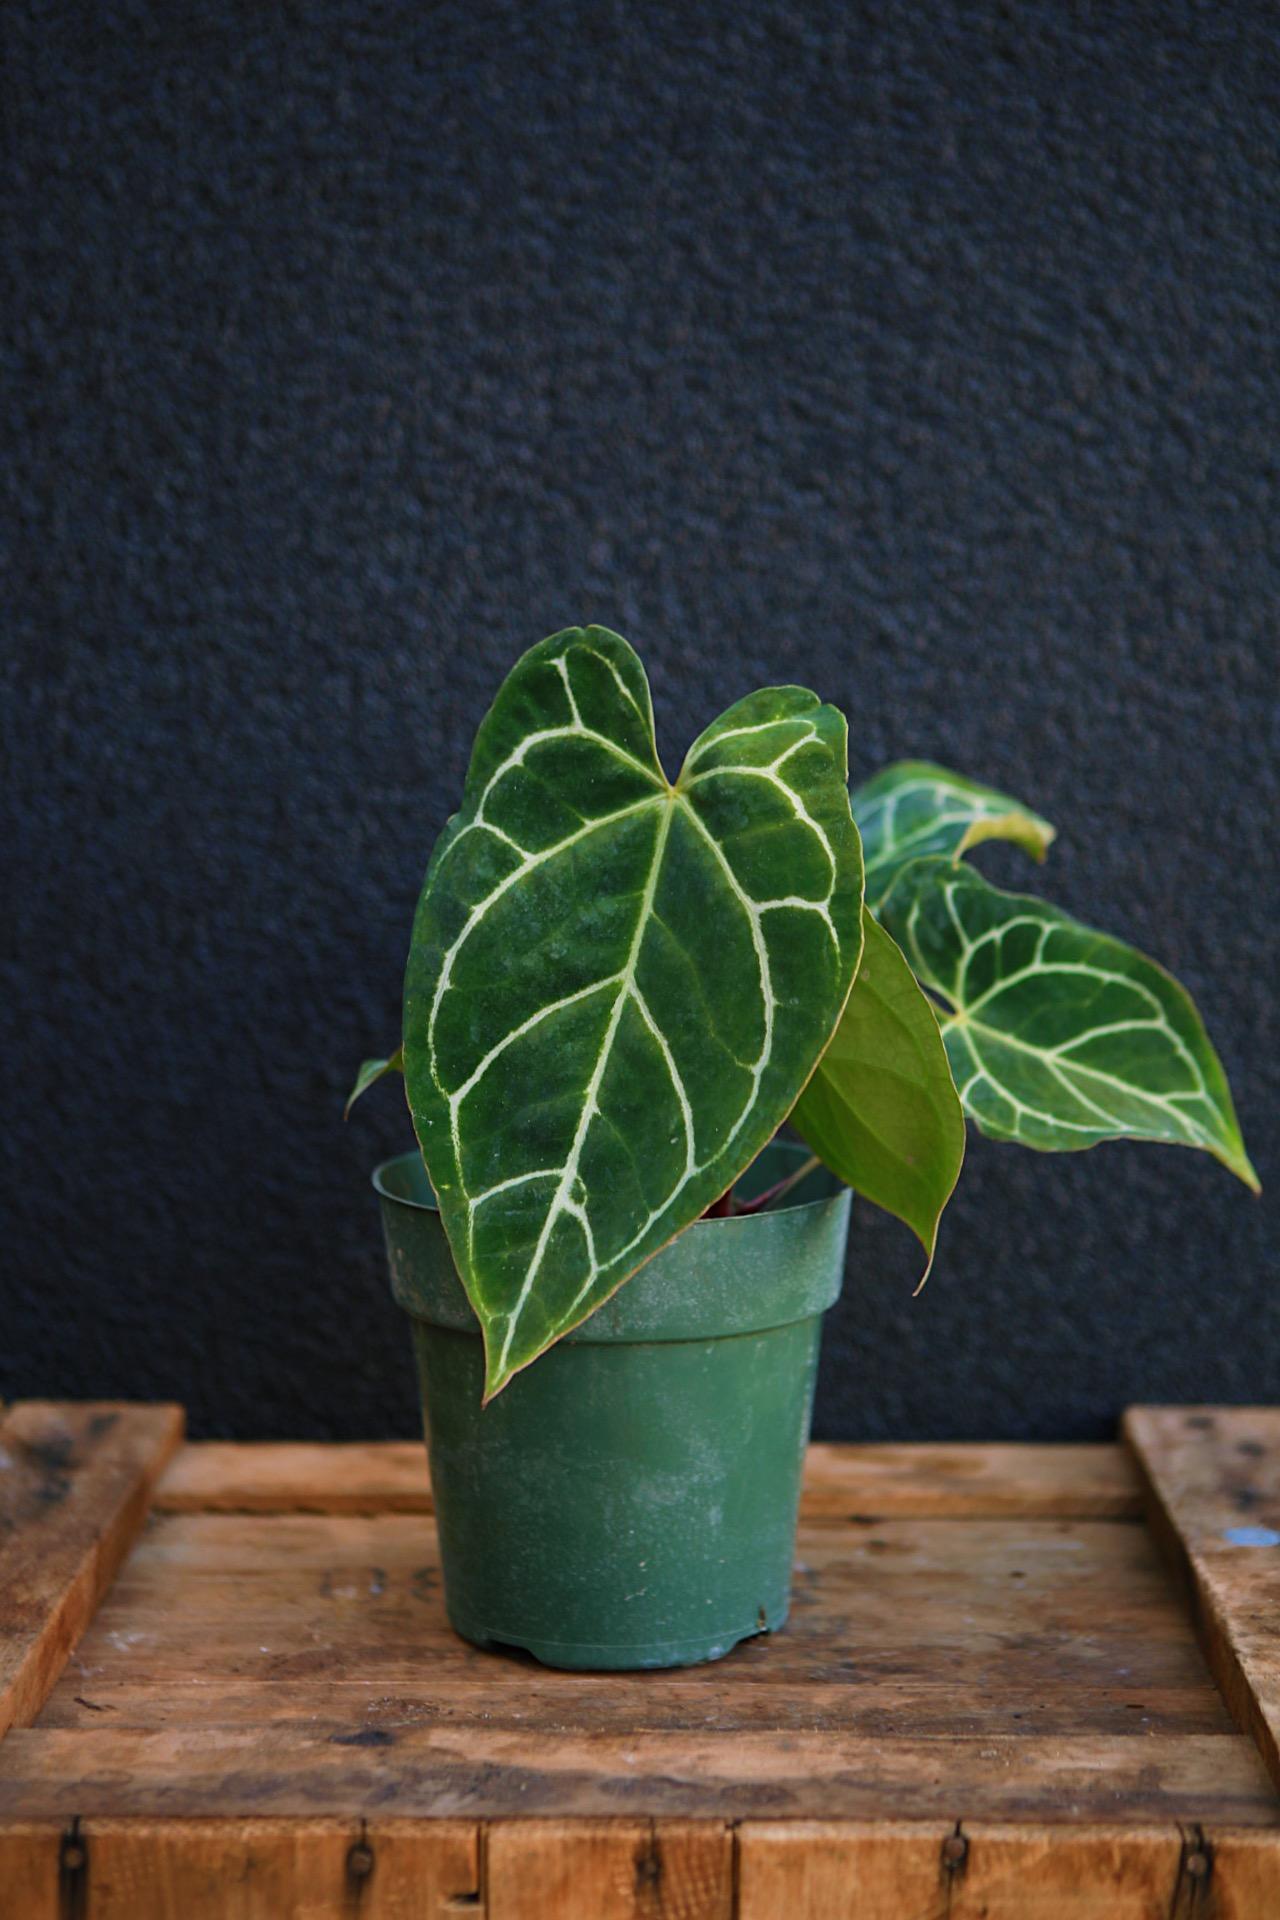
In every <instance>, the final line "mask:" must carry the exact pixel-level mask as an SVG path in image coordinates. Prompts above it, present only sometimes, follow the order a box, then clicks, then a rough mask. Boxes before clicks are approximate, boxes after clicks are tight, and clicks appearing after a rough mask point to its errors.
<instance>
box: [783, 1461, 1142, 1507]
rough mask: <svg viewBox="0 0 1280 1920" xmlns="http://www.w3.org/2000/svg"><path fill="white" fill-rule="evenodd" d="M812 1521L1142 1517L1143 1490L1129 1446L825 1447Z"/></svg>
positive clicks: (807, 1502)
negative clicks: (862, 1517) (1129, 1456)
mask: <svg viewBox="0 0 1280 1920" xmlns="http://www.w3.org/2000/svg"><path fill="white" fill-rule="evenodd" d="M801 1511H802V1513H803V1515H804V1517H805V1518H806V1519H807V1520H811V1521H816V1520H823V1521H836V1522H838V1521H847V1520H849V1519H851V1518H853V1517H855V1516H857V1515H869V1516H870V1517H872V1518H878V1517H880V1516H885V1517H891V1518H896V1519H907V1518H920V1519H924V1518H927V1517H933V1518H936V1519H948V1518H949V1519H956V1520H968V1519H1000V1518H1010V1519H1011V1518H1013V1517H1015V1516H1017V1515H1024V1516H1026V1517H1027V1518H1028V1519H1031V1518H1036V1519H1042V1520H1049V1519H1054V1518H1061V1519H1078V1520H1086V1519H1112V1520H1118V1519H1136V1518H1137V1517H1138V1516H1139V1515H1140V1513H1141V1511H1142V1495H1141V1488H1140V1485H1139V1483H1138V1479H1137V1475H1136V1474H1135V1472H1134V1470H1133V1466H1132V1463H1131V1462H1130V1461H1129V1460H1128V1459H1127V1458H1126V1456H1125V1452H1124V1449H1123V1448H1122V1447H1112V1446H1023V1445H1014V1444H1003V1443H991V1444H983V1445H975V1444H963V1445H954V1446H939V1445H931V1444H924V1443H921V1444H912V1445H904V1446H828V1445H821V1444H819V1445H815V1446H811V1447H810V1449H809V1454H808V1459H807V1462H806V1466H805V1482H804V1496H803V1501H802V1507H801Z"/></svg>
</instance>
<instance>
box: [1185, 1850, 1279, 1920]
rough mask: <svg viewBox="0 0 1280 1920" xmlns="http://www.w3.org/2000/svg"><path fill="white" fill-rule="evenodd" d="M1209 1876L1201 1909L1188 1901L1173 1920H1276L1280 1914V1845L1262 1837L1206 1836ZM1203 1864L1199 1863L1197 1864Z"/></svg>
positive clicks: (1205, 1884) (1204, 1886) (1201, 1896)
mask: <svg viewBox="0 0 1280 1920" xmlns="http://www.w3.org/2000/svg"><path fill="white" fill-rule="evenodd" d="M1204 1839H1205V1842H1206V1846H1205V1849H1204V1855H1205V1857H1206V1858H1207V1859H1208V1862H1209V1876H1208V1879H1207V1881H1206V1882H1204V1883H1202V1885H1203V1891H1202V1893H1201V1894H1200V1896H1199V1899H1200V1904H1199V1906H1198V1907H1197V1905H1196V1901H1195V1898H1194V1897H1192V1898H1189V1899H1187V1900H1186V1902H1185V1904H1184V1907H1183V1909H1182V1912H1178V1911H1177V1910H1176V1909H1175V1912H1174V1914H1173V1916H1172V1920H1183V1915H1184V1914H1185V1915H1186V1916H1187V1920H1273V1916H1274V1915H1277V1914H1280V1842H1278V1841H1277V1840H1276V1838H1275V1837H1274V1836H1272V1835H1268V1834H1262V1833H1222V1832H1209V1833H1207V1834H1206V1835H1205V1836H1204ZM1197 1864H1199V1863H1197Z"/></svg>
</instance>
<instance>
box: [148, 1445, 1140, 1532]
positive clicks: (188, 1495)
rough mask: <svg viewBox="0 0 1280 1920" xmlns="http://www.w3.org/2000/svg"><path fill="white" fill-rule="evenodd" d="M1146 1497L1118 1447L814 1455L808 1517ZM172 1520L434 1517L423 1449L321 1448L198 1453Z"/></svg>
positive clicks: (178, 1463)
mask: <svg viewBox="0 0 1280 1920" xmlns="http://www.w3.org/2000/svg"><path fill="white" fill-rule="evenodd" d="M1141 1498H1142V1496H1141V1487H1140V1484H1139V1481H1138V1477H1137V1474H1136V1473H1135V1471H1134V1468H1133V1466H1132V1463H1131V1462H1130V1460H1129V1458H1128V1457H1127V1455H1126V1453H1125V1451H1124V1449H1123V1448H1121V1447H1112V1446H1014V1445H1000V1444H996V1445H969V1444H966V1445H956V1446H937V1445H913V1446H857V1447H849V1446H824V1445H816V1446H812V1447H810V1449H809V1457H808V1462H807V1466H806V1472H805V1483H804V1491H803V1495H802V1504H801V1511H802V1514H803V1516H804V1517H805V1518H806V1519H807V1520H810V1521H822V1522H828V1521H829V1522H834V1523H837V1524H839V1523H842V1522H845V1521H847V1520H849V1519H850V1517H851V1516H868V1517H871V1518H877V1517H880V1516H886V1515H887V1516H898V1517H906V1516H918V1517H926V1516H930V1515H932V1516H934V1517H937V1518H946V1517H951V1518H957V1519H966V1518H981V1517H984V1516H985V1517H989V1518H990V1517H1000V1516H1013V1515H1016V1514H1027V1515H1035V1516H1037V1517H1038V1518H1041V1519H1049V1518H1053V1517H1059V1516H1060V1517H1071V1518H1076V1519H1089V1518H1094V1519H1101V1518H1109V1519H1120V1518H1128V1519H1133V1518H1136V1517H1137V1516H1138V1514H1139V1513H1140V1512H1141ZM155 1504H156V1509H157V1511H159V1512H169V1513H334V1514H353V1513H430V1512H431V1511H432V1504H431V1487H430V1482H429V1480H428V1478H427V1468H426V1455H425V1452H424V1450H423V1448H422V1445H421V1443H420V1442H418V1441H386V1442H369V1443H367V1444H349V1445H343V1446H320V1445H312V1444H306V1443H301V1442H292V1441H290V1442H275V1441H260V1442H255V1443H251V1444H244V1443H235V1444H231V1443H227V1442H222V1441H199V1442H196V1443H194V1444H192V1445H189V1446H187V1447H184V1448H183V1450H182V1452H181V1454H180V1455H179V1456H178V1458H177V1459H176V1460H175V1461H174V1462H173V1465H172V1466H171V1467H170V1468H169V1471H168V1472H167V1473H166V1475H165V1476H164V1479H163V1481H162V1482H161V1484H160V1486H159V1488H158V1489H157V1491H156V1500H155Z"/></svg>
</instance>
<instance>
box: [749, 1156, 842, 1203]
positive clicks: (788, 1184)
mask: <svg viewBox="0 0 1280 1920" xmlns="http://www.w3.org/2000/svg"><path fill="white" fill-rule="evenodd" d="M821 1165H822V1162H821V1160H820V1159H819V1158H818V1156H817V1154H816V1153H811V1154H810V1155H809V1158H808V1159H807V1160H802V1161H801V1162H800V1165H799V1166H798V1167H794V1168H793V1169H792V1171H791V1172H790V1173H789V1174H787V1176H786V1178H785V1179H783V1180H779V1181H777V1182H776V1183H775V1184H774V1185H773V1186H771V1187H766V1188H765V1190H764V1192H763V1193H758V1194H756V1196H755V1198H754V1199H753V1200H739V1201H738V1203H737V1206H736V1208H735V1212H737V1213H763V1212H764V1210H765V1208H766V1207H771V1206H775V1205H776V1204H777V1202H778V1201H779V1200H785V1199H786V1197H787V1195H788V1194H789V1193H790V1192H791V1190H792V1188H793V1187H798V1186H799V1185H800V1182H801V1181H802V1180H807V1179H808V1178H809V1175H810V1174H811V1173H814V1172H816V1170H817V1169H818V1168H819V1167H820V1166H821Z"/></svg>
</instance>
